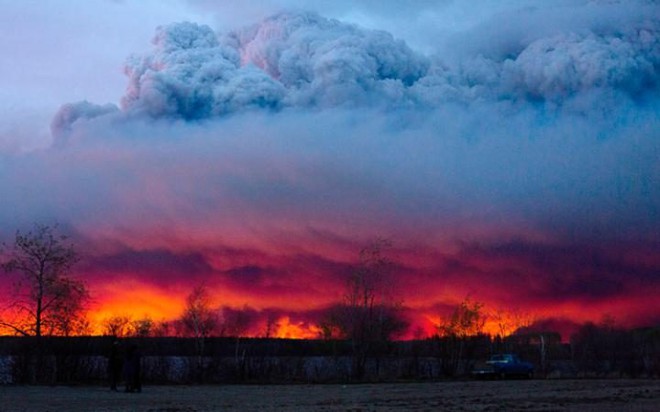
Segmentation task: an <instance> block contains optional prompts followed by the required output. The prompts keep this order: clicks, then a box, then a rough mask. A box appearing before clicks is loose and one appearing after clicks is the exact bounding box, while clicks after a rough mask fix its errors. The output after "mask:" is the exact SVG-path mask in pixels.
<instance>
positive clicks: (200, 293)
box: [181, 285, 219, 339]
mask: <svg viewBox="0 0 660 412" xmlns="http://www.w3.org/2000/svg"><path fill="white" fill-rule="evenodd" d="M218 322H219V320H218V315H217V311H216V310H214V309H213V308H211V297H210V295H209V291H208V289H207V288H206V286H203V285H199V286H196V287H195V288H194V289H193V290H192V291H191V292H190V294H189V295H188V296H187V297H186V308H185V309H184V312H183V315H182V316H181V325H182V327H183V333H184V334H185V335H187V336H191V337H194V338H201V339H203V338H207V337H209V336H211V334H213V333H215V332H217V330H218Z"/></svg>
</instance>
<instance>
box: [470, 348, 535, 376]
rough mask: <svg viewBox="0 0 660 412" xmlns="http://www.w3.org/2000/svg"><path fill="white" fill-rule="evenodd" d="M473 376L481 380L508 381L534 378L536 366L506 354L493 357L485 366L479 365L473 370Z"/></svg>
mask: <svg viewBox="0 0 660 412" xmlns="http://www.w3.org/2000/svg"><path fill="white" fill-rule="evenodd" d="M472 376H473V377H475V378H481V379H488V378H490V379H498V378H499V379H506V378H512V377H522V378H528V379H531V378H533V377H534V365H532V364H531V363H529V362H524V361H522V360H521V359H520V358H519V357H518V356H517V355H513V354H510V353H505V354H501V355H493V356H491V357H490V359H489V360H488V361H486V363H485V364H484V365H478V366H477V367H475V368H474V369H473V370H472Z"/></svg>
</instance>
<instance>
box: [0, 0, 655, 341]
mask: <svg viewBox="0 0 660 412" xmlns="http://www.w3.org/2000/svg"><path fill="white" fill-rule="evenodd" d="M187 4H188V6H189V7H193V8H198V10H205V11H207V12H210V13H211V14H212V15H213V16H215V18H216V21H217V22H218V23H217V24H218V25H220V26H224V28H223V29H217V30H216V29H213V28H212V27H211V26H210V25H209V24H211V23H210V22H209V21H206V23H209V24H203V23H197V22H182V23H168V22H163V25H162V26H160V27H158V28H157V29H155V36H154V37H153V42H152V45H151V49H150V50H148V49H147V48H146V47H143V48H142V50H143V51H141V52H138V53H136V54H134V55H132V56H130V57H129V58H128V59H127V61H126V64H125V69H124V72H125V74H126V77H127V85H126V89H125V91H124V93H123V96H122V97H121V99H119V100H120V101H118V102H114V103H113V102H110V103H107V102H88V101H80V102H72V103H66V104H64V105H63V106H62V107H61V108H60V109H59V111H57V113H55V114H54V117H53V119H52V122H51V124H50V127H51V131H52V137H53V143H52V147H50V148H48V149H43V150H28V148H26V147H24V148H21V147H20V146H21V143H20V142H18V141H17V140H16V138H15V137H7V138H4V135H5V133H4V132H3V133H1V134H0V176H1V178H0V193H3V198H4V199H5V202H4V205H5V206H4V207H2V208H0V228H2V232H0V235H2V236H3V237H4V238H5V239H8V238H9V235H10V234H11V233H13V231H14V230H15V229H16V228H20V229H26V228H29V225H30V224H31V223H32V222H34V221H39V222H43V221H46V222H48V221H54V220H57V221H59V222H60V223H61V224H62V225H64V227H66V228H67V229H69V230H70V232H71V233H72V234H74V235H75V238H76V239H77V240H78V243H79V244H80V245H81V248H82V249H84V250H83V251H82V252H83V254H84V255H85V257H86V258H85V260H84V262H83V263H82V264H81V265H80V267H79V269H78V270H79V272H80V274H81V275H83V274H84V275H85V276H87V278H88V279H90V283H91V286H92V292H93V294H94V295H95V298H96V304H95V305H96V306H95V310H96V313H97V317H99V318H100V317H102V316H105V315H108V314H109V313H112V312H113V311H119V310H120V309H119V308H121V307H122V306H125V303H126V301H128V300H131V301H132V302H133V303H132V304H133V307H135V308H137V309H136V310H140V311H144V312H150V313H153V316H154V317H157V318H158V317H160V316H163V317H168V316H176V314H177V310H178V309H180V307H181V305H183V296H185V294H186V293H187V292H188V291H189V290H190V289H191V288H192V287H193V285H195V284H198V283H205V284H207V285H209V286H212V288H213V291H214V293H215V295H214V297H215V299H216V301H217V303H218V305H225V306H227V307H228V309H227V311H230V310H239V309H240V308H244V307H245V305H247V308H246V309H245V312H246V314H249V315H250V319H252V323H253V325H254V329H253V333H257V332H256V331H257V330H258V328H260V327H262V326H263V325H262V323H263V317H264V316H267V315H273V314H277V316H278V317H280V318H281V319H286V322H287V325H288V326H287V328H288V329H289V330H295V331H296V332H290V333H292V334H294V335H297V336H301V335H304V334H305V333H312V332H313V331H314V322H315V320H316V318H317V317H318V316H319V313H320V312H321V311H322V310H323V309H324V308H325V307H328V306H330V305H332V304H334V303H335V302H337V301H338V300H339V299H340V298H341V296H342V293H343V288H344V286H345V280H344V279H345V277H346V275H347V274H348V273H350V267H351V265H352V264H353V263H355V261H356V259H357V254H358V251H359V250H360V248H361V247H363V246H364V245H365V244H367V243H368V242H369V241H370V240H372V239H374V238H379V237H385V238H389V239H391V240H392V241H393V244H394V246H393V248H392V250H390V251H389V253H390V254H391V258H392V259H393V260H394V261H395V262H396V265H395V266H396V276H395V281H396V284H397V289H398V290H400V292H401V298H402V299H403V300H404V303H405V305H406V306H407V308H408V316H409V317H410V319H411V322H412V323H413V325H416V326H421V327H423V328H426V330H427V331H430V330H431V327H432V325H431V323H432V321H434V320H437V318H438V316H439V315H440V314H442V313H443V310H446V307H447V305H452V304H455V303H456V302H458V301H460V300H462V299H463V298H464V297H465V296H467V295H470V296H472V297H473V298H474V299H477V300H481V301H484V302H485V303H486V304H487V306H489V307H491V308H498V307H499V308H510V309H513V308H521V309H524V310H526V311H529V312H531V313H533V314H534V315H535V316H536V317H537V318H539V319H541V318H550V317H554V318H566V319H568V320H570V321H574V322H581V321H584V320H588V319H590V320H598V319H600V318H601V317H602V316H603V315H605V314H611V315H614V316H615V317H616V318H617V319H620V320H621V321H622V322H624V323H626V324H628V325H640V324H648V323H652V322H657V321H660V319H659V318H658V316H657V313H658V309H660V307H658V304H657V303H656V299H655V297H656V296H657V293H658V292H660V258H659V256H660V236H659V235H658V234H659V233H660V216H659V215H658V213H659V210H660V162H659V161H658V159H660V150H659V149H660V132H659V130H660V124H659V123H660V122H659V116H658V114H659V113H660V110H659V109H660V105H659V104H660V100H659V99H658V96H659V94H658V91H659V88H660V84H659V79H660V77H659V69H660V13H658V11H659V5H658V3H657V2H655V1H642V0H640V1H626V2H617V1H583V2H580V1H578V2H576V1H550V2H544V3H543V5H540V4H539V2H531V1H522V0H520V1H510V2H498V5H497V6H494V5H493V4H492V3H491V2H486V1H477V2H475V3H474V7H471V8H470V10H468V9H467V8H466V7H465V6H461V5H460V4H459V2H452V1H420V2H416V3H415V4H416V6H417V7H410V8H405V10H401V9H400V7H397V5H399V6H400V3H397V2H384V3H382V4H381V3H379V6H378V7H375V6H374V5H373V4H372V3H371V2H368V1H364V2H357V5H356V6H355V7H349V6H350V5H353V4H354V3H353V2H351V3H350V4H349V2H332V3H329V2H327V4H325V3H323V2H318V3H316V6H314V8H313V9H312V10H311V11H300V10H299V7H297V6H298V5H299V4H298V3H296V2H293V1H291V2H289V1H284V0H281V1H276V0H273V1H264V2H262V3H261V4H260V7H255V8H254V9H251V8H250V7H247V6H246V7H243V6H241V7H238V6H231V5H230V6H226V5H224V6H218V5H216V4H215V3H214V2H205V1H190V2H188V3H187ZM381 6H382V7H381ZM127 7H128V6H127ZM154 7H155V6H154ZM280 7H284V8H285V9H288V10H289V11H280V10H279V9H280ZM376 9H378V10H377V11H376ZM264 10H268V11H269V12H271V11H272V14H268V15H262V14H263V11H264ZM290 10H293V11H290ZM232 13H233V14H232ZM326 13H327V14H329V15H330V16H334V17H337V18H342V19H335V18H330V17H326V16H325V14H326ZM228 16H235V19H236V20H237V21H241V22H243V21H244V20H247V19H248V18H255V19H258V20H257V22H256V23H255V22H251V23H247V22H246V24H245V26H243V27H235V26H234V27H231V28H228V27H226V25H227V21H228V20H229V17H228ZM411 22H416V23H419V24H418V25H416V24H412V23H411ZM430 22H433V23H434V24H431V23H430ZM377 23H382V24H383V26H385V28H386V29H388V30H390V31H391V32H392V33H390V32H388V31H383V30H380V29H378V28H377V27H375V25H376V24H377ZM416 27H418V28H419V29H418V30H415V28H416ZM404 39H405V40H404ZM147 40H148V39H144V43H145V44H146V43H147ZM406 40H408V41H406ZM120 63H121V62H118V64H120ZM46 126H47V125H42V127H46ZM16 129H17V130H20V129H21V127H20V126H17V127H16ZM2 130H4V129H1V130H0V131H2ZM25 130H27V129H25ZM12 136H13V135H12ZM27 146H30V145H27ZM17 147H18V149H17ZM3 282H4V281H3ZM128 291H130V293H129V292H128ZM227 313H229V312H227ZM140 315H142V313H139V314H137V316H140ZM260 316H261V318H260ZM260 322H261V323H260ZM282 322H284V321H282ZM282 333H283V334H284V332H282Z"/></svg>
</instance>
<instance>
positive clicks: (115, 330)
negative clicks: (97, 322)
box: [102, 316, 133, 338]
mask: <svg viewBox="0 0 660 412" xmlns="http://www.w3.org/2000/svg"><path fill="white" fill-rule="evenodd" d="M131 322H133V321H132V319H131V318H130V317H129V316H111V317H109V318H106V319H104V320H103V322H102V327H103V334H104V335H106V336H114V337H117V338H124V337H127V336H130V335H131V334H132V331H131Z"/></svg>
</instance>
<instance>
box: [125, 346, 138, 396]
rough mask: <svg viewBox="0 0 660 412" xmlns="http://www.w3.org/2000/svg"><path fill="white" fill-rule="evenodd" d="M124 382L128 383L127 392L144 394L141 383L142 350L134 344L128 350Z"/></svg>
mask: <svg viewBox="0 0 660 412" xmlns="http://www.w3.org/2000/svg"><path fill="white" fill-rule="evenodd" d="M124 380H125V381H126V392H142V383H141V382H140V349H139V348H138V346H137V345H136V344H134V343H133V344H131V345H130V346H129V347H128V348H127V349H126V360H125V362H124Z"/></svg>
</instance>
